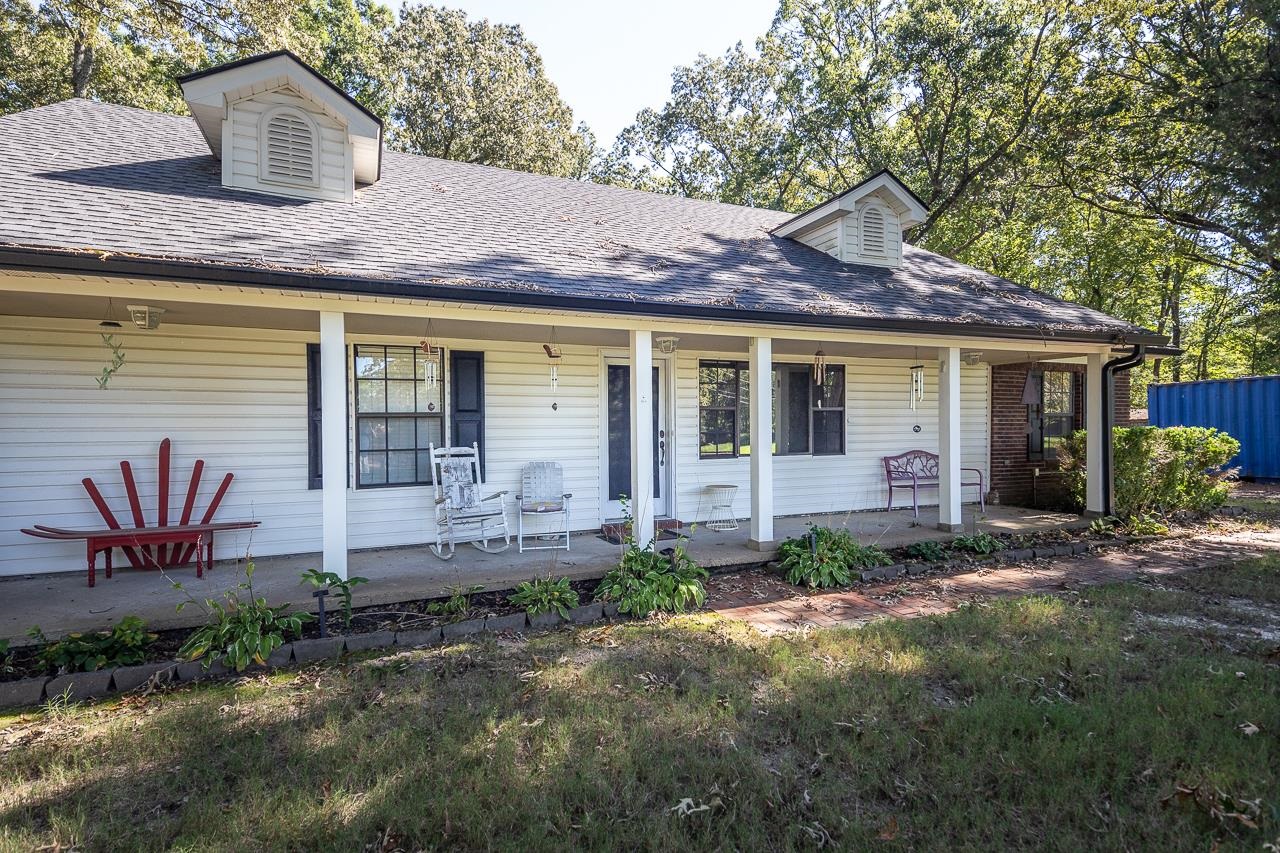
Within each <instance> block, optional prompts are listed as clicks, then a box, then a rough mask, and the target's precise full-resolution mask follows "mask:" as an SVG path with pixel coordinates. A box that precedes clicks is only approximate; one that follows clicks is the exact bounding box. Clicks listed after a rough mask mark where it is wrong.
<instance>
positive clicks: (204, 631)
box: [174, 560, 315, 672]
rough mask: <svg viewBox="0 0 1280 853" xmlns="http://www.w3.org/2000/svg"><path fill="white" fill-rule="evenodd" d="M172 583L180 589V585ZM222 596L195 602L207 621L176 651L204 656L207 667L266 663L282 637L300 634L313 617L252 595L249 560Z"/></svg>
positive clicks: (185, 655) (239, 669)
mask: <svg viewBox="0 0 1280 853" xmlns="http://www.w3.org/2000/svg"><path fill="white" fill-rule="evenodd" d="M174 586H175V587H176V588H177V589H182V585H181V584H177V583H175V584H174ZM222 598H223V600H222V601H217V600H216V599H212V598H206V599H205V600H204V601H203V603H201V602H196V603H197V604H200V606H201V607H203V608H204V611H205V614H206V615H207V616H208V621H207V622H206V623H205V624H204V625H201V626H200V627H199V628H197V629H196V630H195V631H193V632H192V633H191V636H189V637H187V641H186V642H185V643H183V644H182V648H181V649H179V650H178V654H179V655H180V656H181V657H183V658H186V659H187V660H200V659H204V661H205V667H206V668H208V667H210V666H212V665H213V664H215V663H217V662H219V661H221V662H222V663H224V664H226V665H227V666H228V667H230V668H232V669H234V670H235V671H236V672H243V671H244V670H245V668H246V667H248V666H249V664H251V663H258V664H263V663H266V662H267V658H268V657H269V656H270V655H271V653H272V652H274V651H275V650H276V649H278V648H280V647H281V646H282V645H284V641H285V637H287V636H289V635H293V636H300V635H301V634H302V626H303V625H304V624H305V623H307V622H311V621H313V620H314V619H315V617H314V616H312V615H311V614H310V613H306V612H294V611H291V610H290V609H289V605H288V604H281V605H279V606H277V607H271V606H270V605H268V604H267V600H266V599H265V598H260V597H258V596H256V595H254V592H253V561H252V560H249V561H248V562H247V563H246V565H245V579H244V580H243V581H241V582H240V583H238V584H236V586H235V587H233V588H232V589H229V590H227V591H226V592H225V593H223V596H222ZM190 601H195V599H194V598H192V599H190ZM187 603H189V602H183V603H182V604H180V605H178V609H179V610H182V608H183V607H185V606H186V604H187Z"/></svg>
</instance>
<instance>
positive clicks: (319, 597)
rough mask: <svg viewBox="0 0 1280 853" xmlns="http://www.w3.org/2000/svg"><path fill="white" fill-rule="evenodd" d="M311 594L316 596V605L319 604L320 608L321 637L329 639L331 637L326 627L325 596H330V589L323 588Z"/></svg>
mask: <svg viewBox="0 0 1280 853" xmlns="http://www.w3.org/2000/svg"><path fill="white" fill-rule="evenodd" d="M311 594H312V595H314V596H315V599H316V604H318V605H319V608H320V618H319V623H320V636H321V637H327V636H329V631H328V629H327V628H326V626H325V616H324V599H325V596H327V595H328V594H329V587H327V586H322V587H320V588H319V589H317V590H316V591H315V592H313V593H311Z"/></svg>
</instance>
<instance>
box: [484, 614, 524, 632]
mask: <svg viewBox="0 0 1280 853" xmlns="http://www.w3.org/2000/svg"><path fill="white" fill-rule="evenodd" d="M528 626H529V622H528V619H526V617H525V613H524V611H523V610H521V611H520V612H519V613H508V614H507V615H506V616H490V617H488V618H487V619H485V620H484V629H485V630H486V631H495V632H497V631H515V632H520V631H523V630H525V629H526V628H527V627H528Z"/></svg>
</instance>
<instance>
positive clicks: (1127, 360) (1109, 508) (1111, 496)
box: [1102, 344, 1147, 516]
mask: <svg viewBox="0 0 1280 853" xmlns="http://www.w3.org/2000/svg"><path fill="white" fill-rule="evenodd" d="M1146 354H1147V348H1146V346H1144V345H1143V344H1135V345H1134V347H1133V352H1131V353H1129V354H1128V355H1122V356H1120V357H1119V358H1113V359H1111V361H1108V362H1107V363H1106V364H1104V365H1102V483H1103V486H1104V488H1103V491H1102V514H1103V515H1104V516H1105V515H1113V514H1114V513H1115V501H1116V487H1115V481H1114V480H1113V479H1112V471H1111V469H1112V464H1113V460H1112V458H1111V454H1112V443H1113V442H1112V432H1111V431H1112V429H1113V428H1114V427H1115V421H1116V387H1115V375H1116V374H1117V373H1118V372H1120V371H1122V370H1132V369H1133V368H1135V367H1137V366H1138V365H1139V364H1142V362H1143V361H1144V360H1145V359H1146Z"/></svg>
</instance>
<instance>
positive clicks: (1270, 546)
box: [707, 532, 1280, 633]
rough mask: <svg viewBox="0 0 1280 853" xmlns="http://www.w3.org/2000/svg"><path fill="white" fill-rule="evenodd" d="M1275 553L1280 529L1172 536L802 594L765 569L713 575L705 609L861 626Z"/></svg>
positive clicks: (783, 623) (792, 624)
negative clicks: (993, 599)
mask: <svg viewBox="0 0 1280 853" xmlns="http://www.w3.org/2000/svg"><path fill="white" fill-rule="evenodd" d="M1269 553H1280V532H1265V533H1261V532H1247V533H1233V534H1228V535H1220V536H1207V535H1206V536H1198V537H1195V538H1190V539H1170V540H1164V541H1161V542H1156V543H1152V544H1148V545H1144V546H1131V547H1129V548H1124V549H1121V548H1115V549H1111V550H1106V551H1102V552H1099V553H1094V554H1086V555H1081V556H1075V557H1061V558H1057V559H1052V560H1036V561H1032V562H1027V563H1021V564H1017V565H1001V564H998V563H997V564H988V565H985V566H982V567H980V568H976V569H975V570H973V571H969V572H964V573H961V574H951V575H936V576H932V577H921V578H902V579H900V580H896V581H888V582H886V583H879V584H867V585H860V586H858V587H855V588H853V589H847V590H828V591H819V592H813V593H808V592H805V591H804V590H801V589H798V588H797V587H794V586H791V585H790V584H787V583H785V582H783V581H782V580H781V579H780V578H779V576H778V575H776V574H773V573H770V572H766V571H763V570H752V571H747V572H735V573H732V574H726V575H718V576H715V577H713V578H711V579H710V580H709V581H708V582H707V607H709V608H710V609H711V610H714V611H716V612H717V613H720V614H722V615H724V616H728V617H730V618H733V619H742V620H744V621H746V622H749V623H751V624H752V625H754V626H755V627H756V628H758V629H760V630H761V631H763V632H765V633H777V632H781V631H793V630H796V629H799V628H805V627H829V626H833V625H850V626H852V625H861V624H864V623H866V622H868V621H870V620H872V619H877V618H881V617H886V616H887V617H901V618H906V619H910V618H914V617H917V616H929V615H933V614H937V613H946V612H948V611H950V610H954V609H955V608H956V607H957V606H959V605H960V604H961V603H963V602H968V601H973V600H975V599H979V598H983V597H986V596H1014V595H1026V594H1028V593H1053V592H1062V591H1063V590H1064V589H1070V588H1072V587H1074V586H1085V585H1089V584H1098V583H1108V582H1111V581H1120V580H1129V579H1132V578H1134V577H1137V576H1138V575H1139V574H1156V575H1160V574H1176V573H1179V572H1186V571H1192V570H1195V569H1202V568H1209V567H1212V566H1217V565H1223V564H1226V563H1231V562H1234V561H1237V560H1244V559H1250V558H1254V557H1260V556H1263V555H1265V554H1269Z"/></svg>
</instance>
